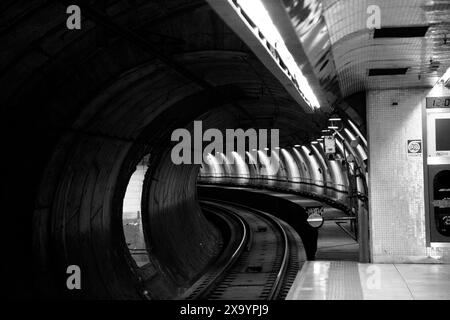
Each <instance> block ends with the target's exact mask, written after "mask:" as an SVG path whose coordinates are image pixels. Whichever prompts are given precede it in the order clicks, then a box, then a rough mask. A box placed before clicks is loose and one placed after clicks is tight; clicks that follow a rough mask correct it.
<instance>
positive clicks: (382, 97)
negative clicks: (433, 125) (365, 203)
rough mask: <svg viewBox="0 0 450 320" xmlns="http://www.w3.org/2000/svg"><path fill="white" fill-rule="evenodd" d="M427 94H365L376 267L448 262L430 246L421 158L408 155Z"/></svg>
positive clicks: (447, 253)
mask: <svg viewBox="0 0 450 320" xmlns="http://www.w3.org/2000/svg"><path fill="white" fill-rule="evenodd" d="M427 95H430V90H429V89H408V90H403V89H398V90H373V91H369V92H368V93H367V124H368V135H369V153H370V155H369V159H370V165H369V167H370V168H369V174H370V177H369V189H370V190H369V199H370V216H369V217H370V218H369V219H370V236H371V239H370V242H371V253H372V261H373V262H378V263H383V262H396V263H401V262H417V263H421V262H438V261H439V262H450V248H445V249H442V248H441V249H432V248H427V247H426V230H425V203H424V178H423V157H422V156H419V157H417V156H415V157H411V156H408V155H407V140H412V139H422V103H424V102H425V97H426V96H427ZM394 103H398V105H393V104H394Z"/></svg>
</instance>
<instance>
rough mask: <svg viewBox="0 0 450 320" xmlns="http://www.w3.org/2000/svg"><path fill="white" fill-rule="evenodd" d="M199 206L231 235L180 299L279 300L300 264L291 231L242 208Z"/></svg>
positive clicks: (205, 203)
mask: <svg viewBox="0 0 450 320" xmlns="http://www.w3.org/2000/svg"><path fill="white" fill-rule="evenodd" d="M201 205H202V208H203V210H205V211H207V212H209V213H213V214H214V215H216V217H219V218H220V219H221V220H222V225H223V224H226V225H227V228H228V229H229V230H230V231H229V234H226V235H225V238H227V240H228V241H224V247H223V248H222V254H221V256H220V257H219V259H218V260H217V261H216V263H215V264H214V265H212V266H211V268H210V269H209V270H208V271H207V272H206V273H205V274H204V275H203V276H202V277H201V278H200V279H199V280H198V281H197V282H196V283H195V284H194V285H193V286H192V287H191V289H190V290H188V292H186V294H185V296H184V297H183V298H184V299H195V300H197V299H200V300H203V299H208V300H215V299H218V300H276V299H284V298H285V297H286V295H287V293H288V291H289V288H290V286H291V285H292V283H293V281H294V279H295V276H296V275H297V272H298V270H299V268H300V263H301V260H302V257H299V256H300V255H301V250H299V249H302V245H301V243H300V240H299V237H298V235H296V234H295V232H294V231H293V230H292V228H290V227H289V226H288V225H287V224H286V223H284V222H283V221H281V220H280V219H278V218H276V217H274V216H272V215H270V214H268V213H265V212H262V211H259V210H255V209H252V208H249V207H245V206H242V205H236V204H233V203H228V202H223V201H217V200H208V201H202V202H201ZM299 247H301V248H299Z"/></svg>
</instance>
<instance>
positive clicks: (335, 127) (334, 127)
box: [328, 126, 339, 130]
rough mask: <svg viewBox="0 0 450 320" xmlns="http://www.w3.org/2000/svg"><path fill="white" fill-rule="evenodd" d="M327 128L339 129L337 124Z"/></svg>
mask: <svg viewBox="0 0 450 320" xmlns="http://www.w3.org/2000/svg"><path fill="white" fill-rule="evenodd" d="M328 129H330V130H337V129H339V127H337V126H329V127H328Z"/></svg>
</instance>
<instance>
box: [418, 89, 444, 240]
mask: <svg viewBox="0 0 450 320" xmlns="http://www.w3.org/2000/svg"><path fill="white" fill-rule="evenodd" d="M424 136H425V137H426V138H425V139H424V140H425V150H424V151H425V154H426V158H425V159H424V169H425V179H426V180H425V183H426V186H425V193H426V194H425V204H426V208H425V210H426V215H427V229H428V237H427V240H428V241H427V242H428V244H430V243H431V244H435V245H444V246H447V245H448V246H450V97H439V98H427V103H426V112H425V117H424Z"/></svg>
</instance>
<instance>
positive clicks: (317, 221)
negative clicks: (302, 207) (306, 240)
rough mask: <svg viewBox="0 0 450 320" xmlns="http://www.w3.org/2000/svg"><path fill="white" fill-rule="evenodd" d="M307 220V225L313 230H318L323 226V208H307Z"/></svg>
mask: <svg viewBox="0 0 450 320" xmlns="http://www.w3.org/2000/svg"><path fill="white" fill-rule="evenodd" d="M307 212H308V214H309V215H308V219H307V220H306V221H307V222H308V224H309V225H310V226H311V227H313V228H314V229H319V228H320V227H322V226H323V223H324V219H323V215H322V213H323V208H322V207H320V208H308V209H307Z"/></svg>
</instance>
